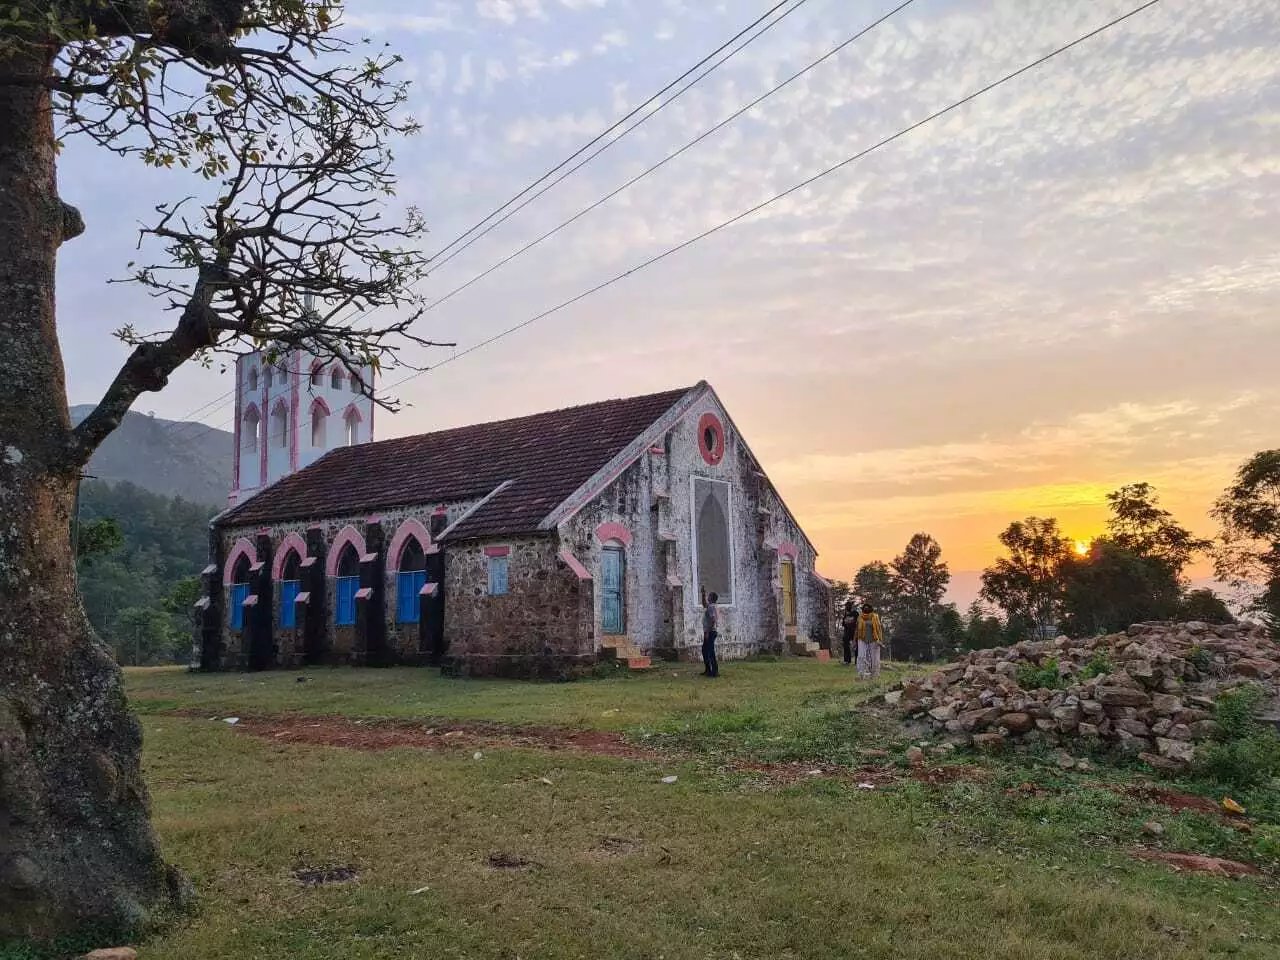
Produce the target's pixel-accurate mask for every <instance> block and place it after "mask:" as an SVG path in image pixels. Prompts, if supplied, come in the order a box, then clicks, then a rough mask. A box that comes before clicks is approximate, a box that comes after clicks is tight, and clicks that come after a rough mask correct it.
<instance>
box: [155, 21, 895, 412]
mask: <svg viewBox="0 0 1280 960" xmlns="http://www.w3.org/2000/svg"><path fill="white" fill-rule="evenodd" d="M807 2H808V0H780V2H778V3H776V4H774V5H773V6H772V7H770V8H769V9H768V10H766V11H765V12H764V13H763V14H761V15H760V16H759V17H757V18H756V19H755V20H754V21H752V22H751V23H749V24H747V26H745V27H743V28H742V29H741V30H739V31H738V32H737V33H736V34H734V35H733V36H732V37H730V38H729V39H728V40H726V41H725V42H724V43H723V44H721V45H720V46H719V47H717V48H716V49H715V50H712V51H711V52H710V53H709V54H707V55H706V56H705V57H703V58H702V59H701V60H699V61H698V62H697V63H695V64H694V65H693V66H691V67H689V68H688V69H687V70H685V71H684V73H682V74H680V76H678V77H676V78H675V79H674V80H672V81H671V82H670V83H668V84H667V85H666V86H664V87H663V88H662V89H661V90H659V91H658V92H657V93H654V94H653V95H652V96H650V97H649V98H648V99H646V100H644V101H643V102H642V103H640V104H638V105H637V106H636V107H634V108H633V109H632V110H631V111H630V112H628V113H627V114H625V115H624V116H622V117H619V118H618V119H617V120H615V121H614V122H613V123H612V124H611V125H610V126H609V127H607V128H606V129H604V130H602V131H601V132H600V133H598V134H597V135H596V136H595V137H593V138H592V139H591V140H589V141H588V142H587V143H585V144H583V145H582V146H581V147H579V148H578V149H577V150H576V151H575V152H574V153H572V154H570V155H569V156H568V157H566V158H565V159H564V160H562V161H560V163H558V164H556V166H554V167H552V168H551V169H550V170H548V171H547V172H546V173H544V174H543V175H542V176H540V177H538V178H537V179H536V180H533V181H532V182H531V183H529V184H528V185H526V186H525V187H524V188H523V189H521V190H520V191H519V192H518V193H516V194H515V195H514V196H513V197H512V198H511V199H510V200H507V201H506V202H505V203H503V204H502V205H501V206H499V207H497V208H496V209H495V210H493V211H491V212H490V213H488V214H486V215H485V216H484V217H482V218H481V219H480V220H479V221H477V222H476V223H475V224H473V225H472V226H470V227H468V228H467V229H466V230H464V231H463V232H462V233H461V234H459V235H458V236H457V237H455V238H454V239H453V240H451V241H449V242H448V243H447V244H445V245H444V246H443V247H441V248H440V249H439V250H437V251H436V253H435V254H434V255H433V257H432V260H433V261H434V260H435V258H436V257H439V256H440V255H441V254H442V253H444V252H445V251H446V250H449V249H450V248H451V247H454V246H455V245H457V244H458V243H459V242H461V241H463V240H466V238H467V237H468V236H469V235H470V234H472V233H473V232H475V231H476V230H478V229H480V228H481V227H485V224H486V223H488V221H489V220H491V219H492V218H493V217H495V216H498V215H499V214H501V213H502V211H504V210H505V209H506V208H507V207H509V206H511V204H513V203H515V202H516V201H518V200H519V199H520V198H521V197H523V196H524V195H525V194H526V193H528V192H529V191H530V190H532V189H534V188H535V187H537V186H538V185H539V184H540V183H542V182H543V181H545V180H546V179H547V178H548V177H551V176H552V175H554V174H555V173H557V172H558V171H560V170H561V169H563V168H564V167H565V166H566V165H568V164H569V163H571V162H572V161H573V160H575V159H576V158H578V157H579V156H581V155H582V154H583V153H585V152H586V151H587V150H589V149H590V148H591V147H593V146H595V145H596V144H597V143H599V142H600V141H601V140H603V139H604V138H605V137H607V136H608V135H609V134H610V133H612V132H613V131H615V130H617V129H618V128H619V127H621V126H622V125H623V124H625V123H626V122H627V121H628V120H630V119H631V118H633V117H635V116H636V115H637V114H639V113H640V112H641V111H642V110H644V109H645V107H647V106H649V105H650V104H651V103H653V102H654V101H655V100H657V99H659V98H660V97H662V96H663V95H664V94H666V93H667V92H668V91H670V90H671V89H672V88H674V87H676V86H678V85H679V84H680V83H681V82H682V81H683V80H685V79H686V78H687V77H689V76H690V74H692V73H694V72H696V71H697V70H698V69H699V68H701V67H702V66H704V65H705V64H706V63H707V62H708V61H710V60H712V59H714V58H715V57H716V56H718V55H719V54H721V53H723V52H724V51H725V50H726V49H728V48H729V47H731V46H733V44H735V43H737V41H738V40H740V39H741V38H742V37H743V36H745V35H746V34H748V33H750V32H751V31H752V30H754V29H755V28H756V27H758V26H760V24H762V23H764V21H766V20H768V19H769V18H770V17H771V16H773V14H775V13H776V12H777V11H778V10H780V9H781V8H782V7H785V6H786V5H787V4H788V3H791V4H793V5H792V6H791V8H790V9H788V10H785V11H784V12H783V13H782V15H781V16H779V17H778V18H777V19H775V20H773V21H772V22H770V23H766V24H765V25H764V26H763V27H762V28H761V29H760V30H758V31H757V32H756V33H755V34H754V35H752V36H750V37H748V38H747V40H746V41H745V42H744V43H742V44H741V45H740V46H738V47H737V48H735V49H733V50H730V51H729V53H728V54H727V55H726V56H724V57H723V58H721V59H720V60H719V61H717V62H716V63H714V64H712V65H711V66H710V67H709V68H708V69H706V70H705V71H703V72H702V73H701V74H700V75H698V76H697V77H695V78H694V79H693V80H692V81H691V82H689V83H688V84H686V85H685V86H684V87H682V88H681V89H680V90H678V91H676V93H675V94H674V95H673V96H671V97H670V98H668V99H667V100H665V101H663V102H662V103H660V104H659V105H658V107H657V108H656V109H654V110H652V111H650V112H649V113H648V114H645V115H644V116H643V117H641V118H640V120H639V121H638V122H637V123H635V124H634V125H633V126H631V127H628V128H627V129H625V130H623V131H622V133H620V134H619V135H618V136H617V137H615V138H614V139H613V140H610V141H609V142H607V143H606V144H605V145H604V146H603V147H601V148H600V149H599V150H597V151H596V152H595V153H593V154H591V155H590V156H588V157H587V158H586V159H584V160H583V161H582V162H581V163H578V164H577V165H575V166H574V167H572V168H571V169H570V170H568V171H566V172H565V173H564V174H562V175H561V176H560V177H558V178H557V179H556V180H554V181H553V182H552V183H550V184H548V185H547V186H545V187H543V189H542V190H540V191H538V192H537V193H536V194H534V195H533V196H532V197H529V198H528V199H527V200H525V201H524V202H523V203H521V204H520V205H519V206H518V207H516V209H514V210H511V211H509V212H508V213H506V214H505V215H504V216H502V217H501V219H499V220H497V221H496V222H494V223H492V224H489V225H488V226H487V227H485V229H484V230H483V231H482V232H481V233H480V234H478V235H477V236H475V237H472V238H471V239H470V240H467V241H466V243H465V244H463V246H462V247H460V248H459V249H458V250H455V251H454V252H453V253H452V254H450V255H449V256H448V257H446V258H445V259H444V260H442V261H441V262H440V263H438V264H435V265H434V266H432V267H431V268H430V269H429V270H428V271H427V273H428V274H430V273H432V272H434V271H435V270H436V269H438V268H439V267H442V266H444V265H445V264H446V263H448V262H449V261H450V260H452V259H453V258H454V257H456V256H457V255H458V254H460V253H461V252H462V251H463V250H466V249H467V248H468V247H470V246H471V244H473V243H475V242H476V241H477V240H479V239H480V238H481V237H483V236H485V235H486V234H488V233H489V232H490V231H491V230H493V229H494V228H496V227H497V226H499V225H500V224H502V223H504V222H505V221H506V220H508V219H510V218H511V217H512V216H514V215H515V214H517V213H519V212H520V211H521V210H523V209H524V208H525V207H527V206H528V205H529V204H530V203H532V202H533V201H534V200H537V199H538V198H539V197H541V196H542V195H543V194H545V193H546V192H547V191H549V190H551V189H552V188H553V187H555V186H556V185H557V184H559V183H562V182H563V181H564V180H565V179H567V178H568V177H570V176H572V175H573V174H574V173H575V172H577V171H578V170H580V169H582V167H584V166H585V165H586V164H587V163H590V162H591V161H592V160H594V159H595V158H596V157H598V156H599V155H600V154H601V153H603V152H604V151H605V150H607V149H609V147H611V146H613V145H614V144H615V143H617V142H618V141H619V140H622V139H623V138H624V137H626V136H627V135H628V134H630V133H632V132H634V131H635V130H637V129H639V128H640V127H641V126H642V125H643V124H644V123H645V122H646V121H647V120H649V118H650V117H653V116H654V115H656V114H657V113H659V112H661V111H662V110H663V109H665V108H666V107H667V106H669V105H670V104H672V103H674V102H675V101H676V100H677V99H678V98H679V97H680V96H682V95H683V94H684V93H685V92H686V91H688V90H689V89H690V88H691V87H693V86H694V85H695V84H697V83H699V82H700V81H701V80H703V79H705V78H706V77H707V76H709V75H710V74H711V73H713V72H714V71H715V70H717V69H718V68H719V67H721V66H723V65H724V64H725V63H726V62H728V61H729V60H730V59H731V58H732V57H734V56H735V55H737V54H738V53H740V52H741V51H742V50H744V49H746V47H748V46H750V45H751V44H752V43H753V42H755V41H756V40H757V39H759V38H760V37H761V36H762V35H763V34H765V33H767V32H768V31H769V30H771V29H773V28H774V27H776V26H777V25H778V24H779V23H781V22H782V21H783V20H785V19H786V18H787V17H788V16H790V15H791V14H793V13H795V11H796V10H798V9H799V8H800V7H802V6H803V5H804V4H805V3H807ZM909 2H910V0H909ZM450 295H452V294H450ZM435 305H436V304H434V303H433V304H432V305H431V306H432V307H434V306H435ZM357 312H358V311H352V312H351V313H350V314H348V315H347V316H346V317H343V318H342V319H341V320H338V321H337V322H338V323H342V322H344V321H346V320H350V319H352V318H353V317H354V316H355V315H356V313H357ZM235 393H236V388H235V387H233V388H232V389H231V390H228V391H227V392H226V393H223V394H221V395H219V396H218V397H215V398H214V399H213V400H212V401H210V402H209V403H206V404H204V405H202V406H200V407H197V408H196V409H195V410H192V411H191V412H190V413H188V414H186V415H185V416H183V417H182V418H181V419H182V420H183V421H189V420H190V418H191V417H193V416H195V415H196V414H198V413H201V412H202V411H204V410H206V409H208V408H209V407H212V406H214V405H222V406H225V404H226V402H227V401H228V400H229V399H230V398H232V397H234V395H235ZM229 422H234V418H232V421H229ZM175 429H182V428H175ZM190 435H194V429H193V430H192V433H191V434H190ZM182 436H186V434H183V435H182Z"/></svg>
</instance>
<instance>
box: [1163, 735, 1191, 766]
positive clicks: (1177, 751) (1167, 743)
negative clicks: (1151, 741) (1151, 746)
mask: <svg viewBox="0 0 1280 960" xmlns="http://www.w3.org/2000/svg"><path fill="white" fill-rule="evenodd" d="M1156 750H1158V751H1159V753H1160V756H1162V757H1164V758H1165V759H1167V760H1173V761H1175V762H1177V763H1190V762H1191V761H1192V760H1194V759H1195V758H1196V748H1195V747H1193V746H1192V745H1191V744H1189V743H1187V742H1186V741H1185V740H1169V739H1167V738H1165V737H1156Z"/></svg>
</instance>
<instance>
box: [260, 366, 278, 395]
mask: <svg viewBox="0 0 1280 960" xmlns="http://www.w3.org/2000/svg"><path fill="white" fill-rule="evenodd" d="M262 372H263V375H264V376H266V378H267V389H268V390H270V389H271V387H272V386H273V385H274V383H275V379H276V377H275V368H274V367H272V366H271V365H270V364H268V365H267V368H266V369H265V370H263V371H262Z"/></svg>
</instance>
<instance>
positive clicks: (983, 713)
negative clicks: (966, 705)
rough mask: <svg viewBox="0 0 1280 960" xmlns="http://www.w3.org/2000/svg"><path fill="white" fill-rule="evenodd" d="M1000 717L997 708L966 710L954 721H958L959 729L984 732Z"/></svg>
mask: <svg viewBox="0 0 1280 960" xmlns="http://www.w3.org/2000/svg"><path fill="white" fill-rule="evenodd" d="M999 717H1000V710H999V708H997V707H979V708H978V709H977V710H966V711H964V712H963V713H961V714H960V715H959V716H958V717H957V718H956V719H958V720H959V721H960V729H962V730H965V731H972V730H985V729H987V727H989V726H991V725H992V724H993V723H995V722H996V720H997V719H999Z"/></svg>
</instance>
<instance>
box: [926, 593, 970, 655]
mask: <svg viewBox="0 0 1280 960" xmlns="http://www.w3.org/2000/svg"><path fill="white" fill-rule="evenodd" d="M933 631H934V635H935V636H936V637H937V638H938V643H939V645H940V647H941V649H940V650H939V651H938V652H939V653H941V654H943V655H946V656H951V655H952V654H955V653H956V652H957V651H959V650H960V649H961V648H963V647H964V639H965V626H964V617H962V616H960V611H959V610H957V609H956V605H955V604H954V603H944V604H942V605H941V606H940V607H938V608H937V610H936V612H935V613H934V617H933Z"/></svg>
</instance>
